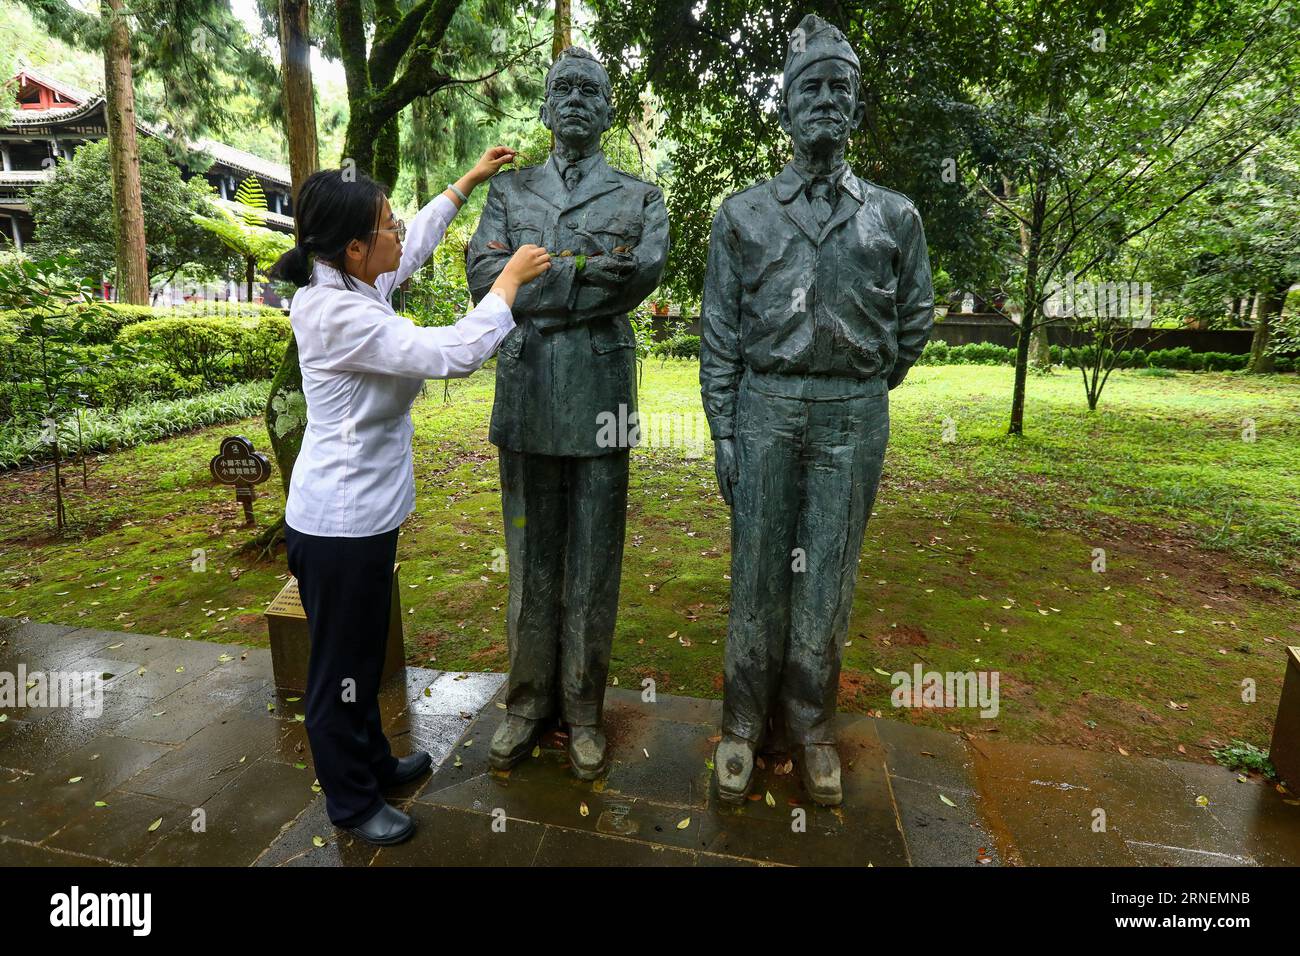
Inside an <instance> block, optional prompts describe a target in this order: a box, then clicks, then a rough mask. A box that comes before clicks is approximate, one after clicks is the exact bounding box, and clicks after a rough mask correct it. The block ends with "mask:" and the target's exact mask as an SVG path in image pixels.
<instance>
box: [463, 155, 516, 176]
mask: <svg viewBox="0 0 1300 956" xmlns="http://www.w3.org/2000/svg"><path fill="white" fill-rule="evenodd" d="M515 155H516V153H515V151H514V150H513V149H511V148H510V147H509V146H489V147H488V148H487V149H486V150H484V151H483V155H482V156H480V157H479V161H478V162H477V163H475V164H474V168H473V169H471V170H470V171H469V176H471V177H472V178H473V179H474V181H475V183H485V182H487V181H488V180H489V179H491V178H492V177H493V176H495V175H496V174H497V172H498V171H499V170H500V169H501V167H502V166H504V165H505V164H506V163H509V162H511V161H513V160H514V158H515Z"/></svg>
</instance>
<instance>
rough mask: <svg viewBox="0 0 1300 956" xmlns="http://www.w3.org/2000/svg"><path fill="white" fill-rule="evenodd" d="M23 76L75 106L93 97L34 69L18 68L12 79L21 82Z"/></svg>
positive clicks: (76, 87) (85, 91)
mask: <svg viewBox="0 0 1300 956" xmlns="http://www.w3.org/2000/svg"><path fill="white" fill-rule="evenodd" d="M24 76H25V77H27V78H28V79H29V80H35V81H36V82H37V83H39V84H41V86H48V87H49V88H50V89H52V90H53V91H54V92H56V93H58V94H59V95H61V96H62V97H63V98H64V99H67V100H72V101H73V102H74V103H77V104H81V103H85V102H86V101H88V100H89V99H90V98H91V97H93V96H94V95H95V94H93V93H90V92H88V91H87V90H83V89H81V87H79V86H73V85H72V84H71V83H64V82H62V81H61V80H56V79H55V78H54V77H52V76H50V75H49V74H48V73H43V72H42V71H40V70H38V69H36V68H35V67H30V66H24V67H22V68H20V69H19V70H18V75H17V76H15V77H14V81H17V80H21V79H22V78H23V77H24ZM11 82H13V81H11Z"/></svg>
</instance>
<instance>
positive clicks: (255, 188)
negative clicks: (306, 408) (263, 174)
mask: <svg viewBox="0 0 1300 956" xmlns="http://www.w3.org/2000/svg"><path fill="white" fill-rule="evenodd" d="M235 202H237V203H239V204H240V205H243V206H247V207H248V209H249V211H247V212H241V213H240V214H239V220H240V221H241V222H242V223H243V224H244V225H246V226H252V227H254V228H256V227H260V226H264V225H266V217H265V216H263V215H259V213H260V212H266V210H267V205H266V193H265V192H263V191H262V184H261V183H260V182H258V179H257V177H256V176H249V177H248V178H247V179H245V180H244V181H243V182H241V183H240V184H239V188H238V189H236V190H235Z"/></svg>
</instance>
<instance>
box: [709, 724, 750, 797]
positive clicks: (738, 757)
mask: <svg viewBox="0 0 1300 956" xmlns="http://www.w3.org/2000/svg"><path fill="white" fill-rule="evenodd" d="M713 769H714V772H715V773H716V774H717V775H718V796H719V797H720V798H721V799H722V800H723V801H724V802H726V803H744V802H745V797H746V796H747V795H748V794H749V786H750V784H751V783H752V782H753V779H754V744H753V743H751V742H750V741H748V740H746V739H745V738H743V737H737V736H735V735H734V734H723V735H722V739H721V740H719V741H718V747H717V749H716V750H715V751H714V752H713Z"/></svg>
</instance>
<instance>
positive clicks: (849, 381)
mask: <svg viewBox="0 0 1300 956" xmlns="http://www.w3.org/2000/svg"><path fill="white" fill-rule="evenodd" d="M858 79H859V65H858V58H857V56H856V55H855V54H854V52H853V50H852V48H851V47H850V46H849V44H848V41H847V40H845V38H844V35H843V34H842V33H840V31H839V30H837V29H835V27H833V26H831V25H830V24H828V23H826V22H825V21H823V20H822V19H820V18H819V17H816V16H813V15H809V16H807V17H804V19H803V21H802V22H801V23H800V24H799V27H798V28H797V29H796V30H795V32H794V34H793V35H792V37H791V42H790V46H789V50H788V52H787V55H786V62H785V74H784V81H785V82H784V89H783V91H782V100H781V107H780V110H781V112H780V120H781V127H782V128H783V129H784V130H785V131H786V132H787V133H789V134H790V136H791V138H792V139H793V141H794V158H793V160H792V161H791V162H790V164H789V165H787V166H786V167H785V169H784V170H783V171H782V172H781V173H780V175H778V176H777V177H776V178H774V179H771V180H769V181H767V182H763V183H759V184H758V185H756V186H753V187H751V188H750V189H746V190H744V191H743V192H739V193H736V194H735V195H733V196H730V197H728V198H727V199H726V200H725V201H724V202H723V203H722V206H721V207H720V208H719V210H718V213H717V216H716V217H715V218H714V220H713V232H712V236H711V238H710V241H709V257H708V266H707V271H706V276H705V285H704V298H703V307H702V312H703V316H702V332H703V335H702V343H701V363H700V385H701V390H702V393H703V398H704V409H705V414H706V416H707V418H708V420H709V430H710V432H711V434H712V436H713V439H714V449H715V451H716V454H717V463H716V467H717V475H718V483H719V486H720V488H721V491H722V495H723V497H724V498H725V499H726V500H727V503H728V504H730V505H731V508H732V539H731V616H730V622H729V628H728V632H727V647H726V654H725V660H724V675H723V678H724V684H723V726H722V730H723V736H722V739H721V740H720V741H719V743H718V747H717V753H716V755H715V759H714V767H715V770H716V772H717V777H718V790H719V795H720V796H721V797H722V798H723V799H724V800H729V801H740V800H743V799H744V797H745V795H746V793H747V792H748V790H749V787H750V785H751V776H752V774H753V770H754V752H755V750H756V748H757V747H758V746H759V744H760V742H761V741H762V740H763V739H764V736H765V734H766V731H767V729H768V719H769V717H775V718H780V719H782V720H783V721H784V726H785V732H786V735H787V737H788V739H789V741H790V743H792V744H793V745H794V749H795V756H796V758H797V761H798V763H799V767H800V770H801V774H802V777H803V781H804V786H805V787H806V788H807V790H808V792H809V794H810V795H811V796H812V798H813V799H814V800H815V801H817V802H818V803H822V804H826V805H835V804H838V803H840V802H841V800H842V797H843V794H842V789H841V784H840V764H839V757H838V755H837V753H836V751H835V745H834V744H835V741H834V738H833V736H832V734H831V723H832V721H833V719H834V716H835V701H836V692H837V690H838V684H839V672H840V657H841V654H842V653H843V646H844V638H845V636H846V633H847V630H848V622H849V612H850V610H851V609H852V606H853V587H854V582H855V578H856V577H857V570H858V557H859V554H860V553H861V551H862V539H863V534H864V532H865V530H866V525H867V518H868V516H869V515H870V514H871V507H872V504H873V503H874V501H875V497H876V488H877V485H878V483H879V481H880V472H881V467H882V464H883V461H884V454H885V444H886V442H887V441H888V438H889V390H890V389H892V388H894V387H895V386H897V385H898V384H899V383H900V382H901V381H902V380H903V377H904V376H905V375H906V374H907V370H908V368H910V367H911V365H912V363H913V362H915V361H916V360H917V358H918V357H920V354H921V350H922V348H924V346H925V342H926V339H927V338H928V337H929V334H930V329H931V326H932V324H933V318H934V316H933V313H934V308H933V299H934V292H933V289H932V288H931V282H930V260H929V254H928V253H927V251H926V245H925V234H924V231H923V230H922V227H921V218H920V216H919V215H918V214H917V211H916V207H914V206H913V205H912V203H911V202H910V201H909V200H908V199H907V197H906V196H903V195H901V194H900V193H896V192H894V191H892V190H889V189H884V188H882V187H880V186H877V185H875V184H874V183H870V182H868V181H866V180H864V179H859V178H858V177H857V176H855V175H854V174H853V171H852V170H851V169H849V167H848V165H847V164H846V163H845V161H844V152H845V147H846V146H847V144H848V138H849V132H850V131H851V130H852V129H853V128H854V127H856V126H857V125H858V124H859V123H861V122H862V118H863V114H864V112H865V106H864V104H863V103H862V102H861V100H860V99H859V97H858Z"/></svg>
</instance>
